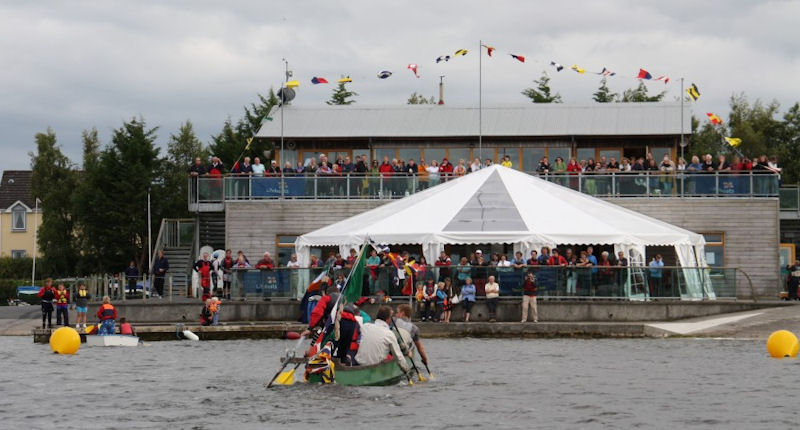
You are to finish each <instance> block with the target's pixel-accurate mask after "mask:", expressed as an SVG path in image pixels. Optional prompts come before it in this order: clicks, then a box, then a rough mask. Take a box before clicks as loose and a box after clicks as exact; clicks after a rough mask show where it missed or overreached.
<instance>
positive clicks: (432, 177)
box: [425, 160, 439, 187]
mask: <svg viewBox="0 0 800 430" xmlns="http://www.w3.org/2000/svg"><path fill="white" fill-rule="evenodd" d="M425 170H427V171H428V183H429V184H430V186H431V187H435V186H437V185H439V163H437V162H436V160H431V164H430V165H429V166H428V167H427V169H425Z"/></svg>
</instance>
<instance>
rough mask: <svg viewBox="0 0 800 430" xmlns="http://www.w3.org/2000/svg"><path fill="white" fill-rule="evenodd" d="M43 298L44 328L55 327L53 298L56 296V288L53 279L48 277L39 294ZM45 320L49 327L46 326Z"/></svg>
mask: <svg viewBox="0 0 800 430" xmlns="http://www.w3.org/2000/svg"><path fill="white" fill-rule="evenodd" d="M37 296H39V298H40V299H42V328H53V299H55V298H56V289H55V288H53V280H52V279H50V278H47V279H46V280H45V281H44V286H43V287H42V288H41V289H40V290H39V294H37ZM45 321H46V322H47V327H45V324H44V323H45Z"/></svg>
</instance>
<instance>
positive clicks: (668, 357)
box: [0, 337, 800, 430]
mask: <svg viewBox="0 0 800 430" xmlns="http://www.w3.org/2000/svg"><path fill="white" fill-rule="evenodd" d="M287 343H288V342H284V341H227V342H197V343H190V342H182V343H181V342H155V343H151V344H148V345H147V346H144V347H138V348H128V349H116V348H83V349H81V350H80V351H79V353H78V354H77V355H75V356H58V355H55V354H51V353H50V351H49V348H48V347H47V346H43V345H34V344H32V343H31V342H30V339H29V338H16V337H4V338H0V351H2V353H1V354H0V357H2V363H3V369H4V371H3V372H2V374H0V427H1V428H24V429H26V430H27V429H38V428H54V427H58V428H60V429H85V428H125V429H151V428H169V429H217V428H231V429H239V428H244V429H249V428H253V429H264V428H268V429H269V428H298V429H307V428H311V427H312V426H316V425H319V426H324V427H326V428H380V429H386V428H405V429H408V428H411V429H415V428H431V427H434V428H492V429H516V428H519V429H523V428H537V427H538V428H569V429H574V428H668V429H677V428H681V429H683V428H720V429H729V428H748V429H753V428H769V429H773V428H793V427H794V426H795V425H796V422H797V421H796V417H797V415H796V413H795V411H796V409H797V398H796V393H797V392H798V390H797V388H798V382H800V381H799V379H800V375H798V372H797V371H798V370H800V367H798V366H800V361H797V360H773V359H769V358H768V357H767V356H766V352H765V350H764V344H763V341H748V340H716V339H670V340H483V339H461V340H428V341H426V342H425V343H426V348H427V349H428V353H429V355H430V356H431V359H432V362H433V366H432V370H433V371H434V373H435V375H436V378H435V380H434V381H432V382H428V383H424V384H421V383H416V384H414V386H413V387H408V386H404V385H403V386H396V387H385V388H379V387H375V388H372V387H338V386H324V387H317V386H307V385H303V384H297V385H295V386H292V387H278V388H276V389H272V390H266V389H265V388H264V383H265V382H266V380H267V379H268V378H269V377H271V376H272V375H273V374H274V372H275V370H276V369H277V363H278V357H279V356H281V355H282V354H283V351H284V348H285V347H286V346H287ZM299 374H300V371H298V375H299ZM54 405H55V406H57V407H55V408H54V407H53V406H54Z"/></svg>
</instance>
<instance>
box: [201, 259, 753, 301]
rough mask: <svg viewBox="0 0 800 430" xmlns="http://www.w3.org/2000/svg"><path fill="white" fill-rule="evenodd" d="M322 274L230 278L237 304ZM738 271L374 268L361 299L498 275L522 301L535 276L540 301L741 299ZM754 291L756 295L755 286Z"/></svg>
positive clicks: (293, 290)
mask: <svg viewBox="0 0 800 430" xmlns="http://www.w3.org/2000/svg"><path fill="white" fill-rule="evenodd" d="M322 270H323V269H321V268H311V269H309V268H302V269H289V268H278V269H271V270H258V269H239V270H236V269H234V270H233V271H232V273H231V276H230V282H231V295H232V298H238V299H263V298H294V299H301V298H302V297H303V295H304V294H305V293H306V289H307V288H308V286H309V283H310V282H311V280H313V279H315V278H316V277H317V275H319V274H320V273H321V272H322ZM737 272H738V269H736V268H707V267H706V268H702V267H661V268H658V269H650V268H649V267H617V266H593V267H561V266H521V267H518V268H515V267H493V266H427V267H424V268H421V270H419V271H417V272H416V273H413V274H404V275H403V277H400V276H398V275H399V273H398V271H397V269H396V268H394V267H372V268H368V269H367V271H366V273H365V275H364V280H363V282H362V286H363V287H362V295H363V296H381V295H385V296H390V297H395V298H402V297H405V298H406V299H408V298H409V297H411V296H413V295H415V294H416V291H417V289H418V288H419V287H420V286H421V285H423V284H425V283H426V282H427V281H428V280H432V281H434V282H436V283H438V282H447V283H449V285H451V286H452V289H453V293H454V294H459V293H460V292H461V289H462V287H463V285H464V284H465V283H466V281H467V278H470V279H471V280H472V283H473V284H474V285H475V287H476V293H477V294H476V296H477V297H483V296H485V290H484V288H485V285H486V283H487V281H488V278H489V277H490V276H494V277H495V280H496V282H497V283H498V284H499V285H500V296H501V297H503V296H520V295H521V294H522V291H523V285H524V281H525V277H526V275H527V274H529V273H532V274H533V275H534V276H535V279H536V283H537V286H538V288H537V296H538V297H541V298H575V299H593V298H602V299H618V300H654V299H693V300H703V299H736V298H737V290H736V284H737ZM348 273H349V269H346V268H342V269H333V270H331V272H330V274H329V277H330V283H331V284H332V285H336V283H337V282H342V281H343V280H344V278H345V277H346V276H347V274H348ZM211 284H212V287H211V288H212V293H213V292H214V291H215V289H216V288H218V287H221V285H216V282H215V281H214V280H213V279H212V282H211ZM750 288H751V290H752V285H751V287H750ZM409 292H411V294H409ZM197 294H198V295H199V294H200V292H198V293H197ZM752 294H753V292H752V291H751V295H752Z"/></svg>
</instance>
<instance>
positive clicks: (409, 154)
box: [397, 148, 420, 163]
mask: <svg viewBox="0 0 800 430" xmlns="http://www.w3.org/2000/svg"><path fill="white" fill-rule="evenodd" d="M419 154H420V151H419V148H400V149H398V150H397V155H398V158H399V159H401V160H404V161H405V162H406V163H408V160H410V159H412V158H413V159H414V162H415V163H418V162H419Z"/></svg>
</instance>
